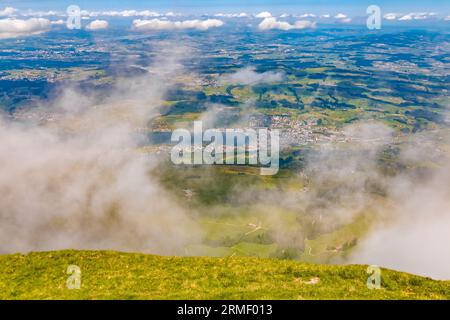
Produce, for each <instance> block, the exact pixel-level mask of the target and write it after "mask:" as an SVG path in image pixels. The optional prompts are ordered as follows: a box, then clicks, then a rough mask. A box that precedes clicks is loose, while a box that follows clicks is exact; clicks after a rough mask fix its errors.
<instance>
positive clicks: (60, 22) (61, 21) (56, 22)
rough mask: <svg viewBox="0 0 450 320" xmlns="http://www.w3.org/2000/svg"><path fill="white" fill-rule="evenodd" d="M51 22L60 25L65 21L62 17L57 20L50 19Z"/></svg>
mask: <svg viewBox="0 0 450 320" xmlns="http://www.w3.org/2000/svg"><path fill="white" fill-rule="evenodd" d="M50 23H51V24H55V25H61V24H65V21H64V20H62V19H59V20H55V21H50Z"/></svg>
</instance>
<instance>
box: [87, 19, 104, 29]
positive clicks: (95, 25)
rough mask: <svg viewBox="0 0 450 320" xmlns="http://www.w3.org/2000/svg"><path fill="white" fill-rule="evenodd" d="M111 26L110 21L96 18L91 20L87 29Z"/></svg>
mask: <svg viewBox="0 0 450 320" xmlns="http://www.w3.org/2000/svg"><path fill="white" fill-rule="evenodd" d="M108 26H109V24H108V21H106V20H94V21H91V22H90V23H89V24H88V25H87V26H86V29H87V30H91V31H95V30H104V29H107V28H108Z"/></svg>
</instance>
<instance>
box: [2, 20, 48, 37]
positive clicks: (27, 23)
mask: <svg viewBox="0 0 450 320" xmlns="http://www.w3.org/2000/svg"><path fill="white" fill-rule="evenodd" d="M50 27H51V22H50V20H47V19H43V18H31V19H27V20H23V19H14V18H7V19H2V20H0V39H6V38H16V37H21V36H30V35H36V34H40V33H43V32H46V31H49V30H50Z"/></svg>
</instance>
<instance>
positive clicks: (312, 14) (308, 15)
mask: <svg viewBox="0 0 450 320" xmlns="http://www.w3.org/2000/svg"><path fill="white" fill-rule="evenodd" d="M315 17H317V16H316V15H315V14H314V13H304V14H302V15H301V16H300V18H315Z"/></svg>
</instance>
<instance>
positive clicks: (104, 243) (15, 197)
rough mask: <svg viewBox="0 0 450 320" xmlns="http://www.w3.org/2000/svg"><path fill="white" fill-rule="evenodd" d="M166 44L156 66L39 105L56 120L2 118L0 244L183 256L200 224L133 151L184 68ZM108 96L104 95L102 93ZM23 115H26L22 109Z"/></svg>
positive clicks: (3, 248)
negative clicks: (101, 89)
mask: <svg viewBox="0 0 450 320" xmlns="http://www.w3.org/2000/svg"><path fill="white" fill-rule="evenodd" d="M167 49H169V48H165V49H164V48H163V49H161V50H162V51H163V52H162V54H161V56H160V58H156V59H155V64H154V66H153V67H152V68H151V73H150V72H149V73H148V74H146V75H144V76H139V77H132V78H125V79H117V82H116V84H115V85H114V87H113V89H111V91H110V92H108V94H107V95H104V94H103V95H102V96H100V95H99V94H97V93H96V92H95V91H93V92H91V93H90V94H86V93H82V92H81V91H80V90H78V89H77V88H76V87H68V88H64V90H63V91H62V92H61V95H60V96H59V97H58V98H57V99H55V100H54V101H53V103H48V105H46V103H45V102H44V103H41V106H40V107H39V108H37V109H34V110H31V111H30V114H31V113H34V114H36V113H37V112H46V113H51V114H52V115H53V117H54V119H53V120H54V121H53V122H50V121H48V122H46V124H42V123H39V122H38V121H34V119H33V117H31V116H30V117H29V118H30V121H27V122H16V121H12V120H11V119H10V118H8V117H7V116H2V118H1V119H0V135H1V137H2V138H1V140H0V167H1V174H0V203H1V207H0V252H2V253H10V252H27V251H30V250H55V249H63V248H64V249H66V248H74V249H115V250H127V251H143V252H152V253H163V254H182V253H183V248H184V247H185V246H186V244H187V243H190V242H191V241H196V239H197V238H198V237H199V234H200V232H199V231H198V230H197V229H196V225H195V224H194V222H193V221H192V220H191V219H190V217H189V215H188V214H187V213H186V212H185V211H184V209H183V208H182V207H180V206H179V205H177V204H176V203H175V201H174V200H173V199H172V197H171V196H170V195H169V194H168V193H167V191H165V190H164V189H163V188H162V187H161V186H160V185H159V183H158V182H157V181H156V180H155V179H152V178H151V176H150V175H149V171H150V170H151V169H152V168H154V166H155V165H156V164H157V161H158V160H157V159H155V158H152V157H150V156H146V155H144V154H140V153H139V152H138V151H137V147H138V146H139V144H140V143H141V142H142V136H141V135H139V134H138V132H137V131H136V128H140V127H144V126H145V125H146V124H147V123H148V121H149V120H150V119H151V118H152V117H154V116H155V115H156V114H158V111H159V109H160V106H161V102H162V101H163V98H164V93H165V91H166V90H167V89H168V88H169V87H170V86H171V85H174V84H175V83H174V80H173V79H175V77H176V76H177V75H179V74H181V73H182V72H183V71H182V68H181V67H180V64H179V63H178V57H177V55H176V50H175V54H174V53H173V52H174V50H171V51H170V52H171V53H170V54H169V53H168V51H167ZM105 96H106V98H105ZM25 115H26V113H25Z"/></svg>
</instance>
